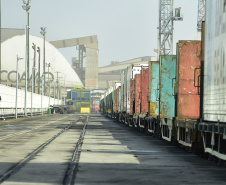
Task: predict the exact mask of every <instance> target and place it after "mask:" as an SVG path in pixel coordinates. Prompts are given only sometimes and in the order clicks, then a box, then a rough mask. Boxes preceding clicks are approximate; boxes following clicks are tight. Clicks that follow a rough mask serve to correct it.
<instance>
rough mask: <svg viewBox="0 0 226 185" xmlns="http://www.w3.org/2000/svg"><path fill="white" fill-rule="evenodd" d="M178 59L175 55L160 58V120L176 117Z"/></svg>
mask: <svg viewBox="0 0 226 185" xmlns="http://www.w3.org/2000/svg"><path fill="white" fill-rule="evenodd" d="M176 58H177V57H176V56H175V55H164V56H160V73H159V83H160V85H159V101H160V118H174V117H175V98H174V95H175V92H174V86H173V84H174V83H175V80H176V61H177V60H176Z"/></svg>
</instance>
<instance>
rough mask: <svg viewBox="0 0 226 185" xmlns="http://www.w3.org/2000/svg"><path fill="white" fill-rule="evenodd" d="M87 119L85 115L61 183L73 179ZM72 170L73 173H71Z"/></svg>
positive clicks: (65, 184)
mask: <svg viewBox="0 0 226 185" xmlns="http://www.w3.org/2000/svg"><path fill="white" fill-rule="evenodd" d="M88 121H89V118H88V116H87V117H86V122H85V125H84V126H83V129H82V132H81V134H80V137H79V139H78V142H77V144H76V146H75V150H74V153H73V155H72V159H71V162H70V163H69V165H68V169H67V171H66V174H65V176H64V179H63V182H62V184H63V185H68V184H71V182H72V181H74V179H73V177H74V178H75V176H76V170H77V168H78V163H79V156H80V152H81V150H80V149H79V147H81V146H82V141H83V139H84V136H85V133H86V127H87V125H88ZM76 159H77V161H76ZM72 172H74V173H72Z"/></svg>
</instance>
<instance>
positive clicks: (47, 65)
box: [46, 63, 51, 93]
mask: <svg viewBox="0 0 226 185" xmlns="http://www.w3.org/2000/svg"><path fill="white" fill-rule="evenodd" d="M50 66H51V64H50V63H48V64H47V63H46V67H48V84H49V67H50ZM49 93H50V91H49Z"/></svg>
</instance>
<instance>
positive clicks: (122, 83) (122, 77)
mask: <svg viewBox="0 0 226 185" xmlns="http://www.w3.org/2000/svg"><path fill="white" fill-rule="evenodd" d="M124 76H125V72H124V71H122V73H121V89H120V95H121V101H120V105H119V106H120V110H121V112H123V101H124V98H123V97H124V96H123V89H124Z"/></svg>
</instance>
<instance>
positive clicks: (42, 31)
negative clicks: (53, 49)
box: [40, 27, 46, 95]
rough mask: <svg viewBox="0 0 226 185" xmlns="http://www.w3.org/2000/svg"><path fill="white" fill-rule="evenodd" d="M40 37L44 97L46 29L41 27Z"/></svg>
mask: <svg viewBox="0 0 226 185" xmlns="http://www.w3.org/2000/svg"><path fill="white" fill-rule="evenodd" d="M40 33H41V35H42V36H43V75H44V95H45V92H46V90H45V89H46V87H45V39H46V27H41V31H40Z"/></svg>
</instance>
